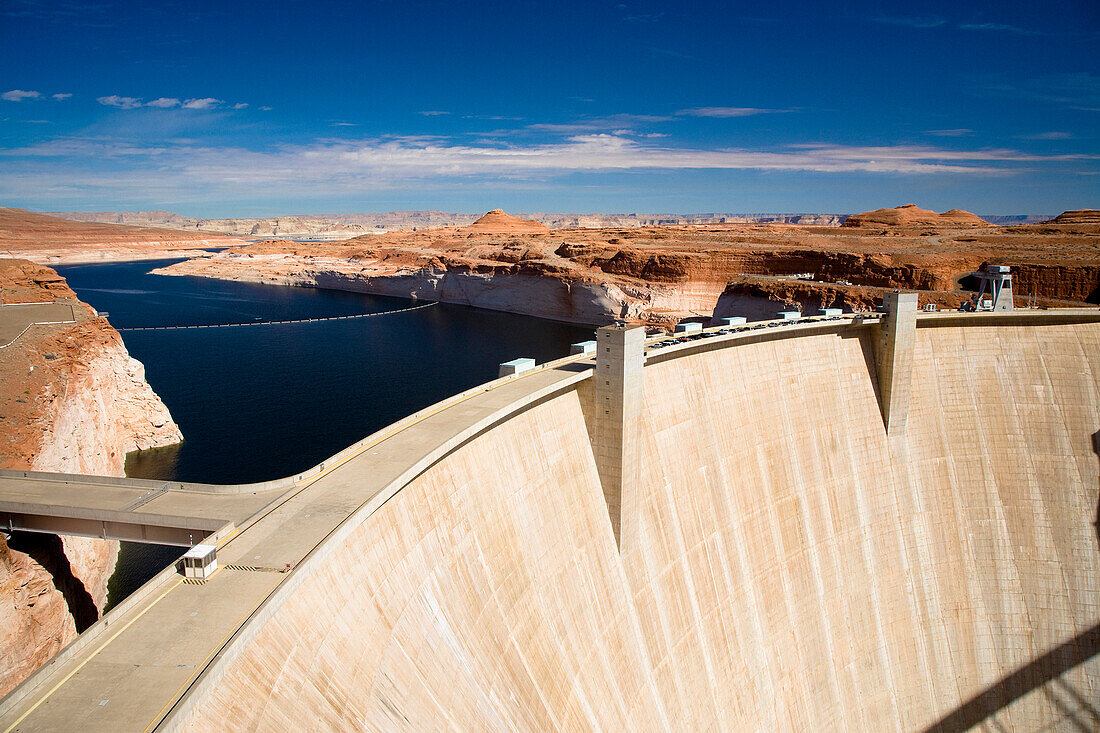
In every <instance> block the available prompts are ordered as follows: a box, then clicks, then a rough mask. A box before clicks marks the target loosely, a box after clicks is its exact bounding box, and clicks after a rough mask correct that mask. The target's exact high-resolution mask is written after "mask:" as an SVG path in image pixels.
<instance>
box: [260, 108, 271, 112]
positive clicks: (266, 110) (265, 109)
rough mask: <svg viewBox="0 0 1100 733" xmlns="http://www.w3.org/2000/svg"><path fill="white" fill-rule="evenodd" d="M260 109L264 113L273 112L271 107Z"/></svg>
mask: <svg viewBox="0 0 1100 733" xmlns="http://www.w3.org/2000/svg"><path fill="white" fill-rule="evenodd" d="M260 109H261V110H262V111H264V112H270V111H271V107H260Z"/></svg>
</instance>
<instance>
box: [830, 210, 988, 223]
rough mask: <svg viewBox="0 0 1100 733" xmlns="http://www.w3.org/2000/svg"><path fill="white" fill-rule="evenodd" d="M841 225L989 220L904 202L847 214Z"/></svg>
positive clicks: (966, 212) (960, 211) (964, 212)
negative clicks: (885, 207)
mask: <svg viewBox="0 0 1100 733" xmlns="http://www.w3.org/2000/svg"><path fill="white" fill-rule="evenodd" d="M841 226H845V227H868V226H901V227H912V226H937V227H980V226H989V222H987V221H985V220H984V219H982V218H981V217H978V216H976V215H974V214H971V213H970V212H969V211H963V210H962V209H951V210H950V211H945V212H943V213H942V214H937V213H936V212H934V211H929V210H928V209H922V208H920V207H918V206H917V205H916V204H904V205H902V206H896V207H894V208H892V209H876V210H875V211H865V212H863V213H862V214H854V215H852V216H849V217H848V218H847V219H846V220H845V222H844V223H843V224H841Z"/></svg>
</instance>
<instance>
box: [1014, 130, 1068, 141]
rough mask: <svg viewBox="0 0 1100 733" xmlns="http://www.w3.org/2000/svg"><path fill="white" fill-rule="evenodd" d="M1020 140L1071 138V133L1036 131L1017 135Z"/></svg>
mask: <svg viewBox="0 0 1100 733" xmlns="http://www.w3.org/2000/svg"><path fill="white" fill-rule="evenodd" d="M1018 137H1019V138H1020V139H1021V140H1072V139H1073V135H1071V134H1070V133H1068V132H1058V131H1054V130H1052V131H1050V132H1037V133H1035V134H1034V135H1019V136H1018Z"/></svg>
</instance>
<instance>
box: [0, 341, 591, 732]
mask: <svg viewBox="0 0 1100 733" xmlns="http://www.w3.org/2000/svg"><path fill="white" fill-rule="evenodd" d="M566 361H567V362H568V363H564V364H560V365H559V366H557V367H552V368H547V369H543V370H539V371H535V372H529V373H527V374H525V375H523V376H521V377H519V378H512V379H508V380H504V381H501V382H497V383H493V387H492V388H491V389H484V388H479V389H477V390H474V391H471V392H470V393H464V394H463V395H461V396H458V397H457V398H454V399H452V400H451V401H449V402H447V403H444V404H443V405H442V406H440V407H436V408H429V410H427V411H425V412H424V414H419V415H415V416H412V417H411V418H410V419H408V420H406V421H402V423H398V424H397V425H395V426H391V428H387V429H386V430H385V431H382V432H381V433H379V434H377V435H376V436H372V437H371V438H370V439H368V440H366V441H365V442H364V443H363V444H362V445H361V446H359V447H358V449H357V451H356V452H355V454H354V455H352V456H345V457H344V459H343V460H342V461H337V462H336V463H334V464H333V465H331V466H330V467H328V468H326V469H325V470H324V471H323V472H321V474H320V475H319V476H317V477H314V478H309V479H306V480H305V481H303V482H301V483H295V484H294V485H292V486H291V488H289V489H286V490H285V491H282V492H280V491H268V492H257V493H255V494H221V495H216V496H210V495H207V496H205V497H201V498H202V499H203V500H207V501H209V502H210V503H209V504H208V505H207V506H210V507H216V508H214V509H211V510H210V512H211V513H214V514H216V513H218V512H222V511H225V512H228V513H230V514H234V513H235V514H236V515H237V516H240V515H241V514H246V515H247V513H248V512H252V514H251V515H248V516H244V517H241V518H240V526H239V527H238V528H237V530H236V531H235V532H234V533H233V534H231V535H230V536H229V537H227V538H225V539H223V540H222V541H221V542H220V544H219V550H218V560H219V564H220V565H221V566H222V567H221V569H219V570H218V571H217V572H216V573H215V574H214V575H213V576H212V577H211V578H210V579H208V580H207V581H206V582H205V583H203V584H191V583H188V582H184V581H183V579H182V578H180V577H179V576H178V574H176V573H175V571H174V570H171V569H170V570H168V571H165V572H163V573H161V574H160V575H158V576H157V577H156V578H154V580H153V581H150V583H148V584H146V585H145V586H143V587H142V589H141V590H140V591H138V594H137V595H138V596H140V597H132V598H131V599H128V600H127V601H126V602H124V603H123V604H121V605H120V606H119V607H118V609H116V610H115V611H113V612H112V613H111V614H109V615H108V616H107V617H106V618H105V619H102V620H100V622H98V623H97V624H96V625H95V626H93V627H92V629H89V631H88V632H85V634H84V635H83V636H82V637H81V638H80V639H78V640H77V642H74V644H73V645H72V646H70V647H69V649H68V650H66V651H63V652H62V653H61V654H60V655H59V656H58V657H55V658H54V660H53V661H52V662H51V663H50V664H49V665H47V667H46V668H44V669H43V670H40V671H39V672H38V673H36V675H34V676H32V677H31V678H30V679H29V680H28V681H27V682H26V683H24V686H22V687H20V688H18V689H17V690H16V691H15V693H13V694H12V695H10V696H9V697H8V698H6V699H5V700H4V701H3V702H2V703H0V725H2V730H4V731H12V730H25V731H30V730H34V731H44V730H81V729H85V730H86V729H95V730H113V731H123V730H127V731H129V730H145V729H148V728H151V727H154V726H155V725H156V724H157V723H158V722H159V721H160V720H161V719H162V718H163V716H164V715H165V714H166V713H167V712H168V711H169V710H170V709H171V707H172V705H173V704H174V703H175V702H176V700H178V698H179V697H180V696H181V695H182V694H183V693H184V692H185V691H186V689H187V688H188V686H189V685H190V684H191V683H192V682H193V681H194V680H195V679H196V677H197V676H198V675H199V674H200V673H201V672H202V670H203V669H204V668H205V667H206V665H207V664H208V663H209V662H210V661H211V660H212V659H213V657H214V656H215V655H216V654H217V653H218V651H220V650H221V649H222V648H223V647H224V645H225V644H226V643H227V642H228V641H229V640H230V639H231V637H232V636H233V634H234V633H235V632H237V631H238V629H240V628H241V627H242V626H243V625H244V624H245V622H246V621H247V620H248V618H249V616H250V615H251V614H252V613H253V612H254V611H255V610H256V609H257V608H258V607H259V606H260V605H261V604H262V603H263V601H264V600H265V599H266V598H268V596H269V595H270V594H271V593H272V592H273V591H274V590H275V589H276V588H277V587H278V585H279V584H280V583H281V582H284V581H285V580H286V579H288V578H290V577H292V573H290V572H288V570H292V569H293V568H294V567H295V566H297V565H298V563H299V562H301V561H302V559H303V558H305V557H306V555H307V554H308V553H309V552H310V551H311V550H313V549H314V548H315V547H317V546H318V545H319V544H320V543H321V542H322V541H323V540H324V539H325V538H326V537H327V536H328V535H329V534H330V533H332V532H333V531H334V530H335V529H336V528H337V527H338V526H339V525H340V524H341V523H342V522H344V520H346V519H347V518H348V517H349V516H350V515H351V514H353V513H354V512H355V511H356V510H357V509H359V508H360V507H363V506H364V505H367V504H371V505H373V506H375V507H376V506H380V505H381V504H382V502H384V501H385V500H386V499H387V498H389V497H390V496H392V494H393V493H395V492H396V491H397V490H399V489H400V488H401V487H402V486H404V485H405V484H406V483H407V482H408V481H409V480H411V479H412V478H413V477H415V476H416V475H417V474H419V473H420V472H421V471H423V470H424V469H425V468H426V467H427V466H429V465H431V464H432V463H433V462H435V461H436V460H438V459H439V458H440V457H442V456H443V455H445V454H446V453H447V452H449V451H450V450H453V449H454V448H455V447H457V446H458V445H460V444H461V443H462V442H464V441H465V440H467V439H468V438H469V437H471V436H472V435H475V434H477V433H478V432H480V431H481V430H484V429H486V428H488V427H489V426H491V425H492V424H494V423H496V422H497V421H498V420H500V419H501V418H502V417H505V416H507V415H509V414H512V413H514V412H516V411H518V410H522V409H523V408H524V407H525V406H527V405H529V404H531V403H532V402H534V401H537V400H538V399H540V398H541V397H542V396H544V395H546V394H552V393H554V392H556V391H558V390H561V389H566V388H568V387H569V386H571V385H572V384H574V383H576V382H578V381H580V380H582V379H584V378H586V377H587V376H588V375H589V374H590V370H591V367H592V362H591V360H580V359H574V360H566ZM48 484H49V482H41V483H40V484H38V485H37V489H35V488H33V486H34V485H33V484H30V485H31V486H32V491H37V492H39V493H40V496H39V497H38V498H41V499H45V498H46V495H47V494H49V493H50V492H51V491H53V490H57V491H60V492H61V493H60V494H59V496H62V497H65V496H67V497H69V498H70V500H71V501H73V502H85V503H86V501H87V499H88V497H87V496H83V497H81V496H80V492H81V490H84V491H94V492H96V494H95V495H96V498H95V499H94V502H95V504H96V506H100V507H102V508H104V509H108V510H118V509H119V508H120V507H122V506H125V505H126V503H127V502H132V501H133V500H134V498H135V496H137V495H140V492H141V489H127V488H119V487H104V486H91V485H81V484H79V483H76V484H68V485H62V486H52V487H51V486H49V485H48ZM19 485H20V484H19V481H18V480H16V479H0V496H3V497H5V498H10V497H11V492H12V491H13V489H15V488H16V487H17V486H19ZM274 497H277V498H274ZM199 498H200V497H197V496H196V495H195V493H194V492H188V491H169V492H166V493H165V494H163V495H161V496H159V497H157V498H155V499H153V500H152V501H150V502H149V503H148V504H146V505H145V506H143V507H141V509H142V510H143V511H144V510H149V511H163V512H170V513H175V512H180V511H184V510H187V508H188V503H189V502H190V503H192V505H193V506H192V509H193V508H194V505H196V504H195V502H197V500H198V499H199ZM24 499H25V493H24Z"/></svg>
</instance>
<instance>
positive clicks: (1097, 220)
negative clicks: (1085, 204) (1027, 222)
mask: <svg viewBox="0 0 1100 733" xmlns="http://www.w3.org/2000/svg"><path fill="white" fill-rule="evenodd" d="M1051 222H1052V223H1054V224H1100V209H1077V210H1075V211H1063V212H1062V213H1061V214H1059V215H1058V216H1056V217H1054V218H1053V219H1051Z"/></svg>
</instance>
